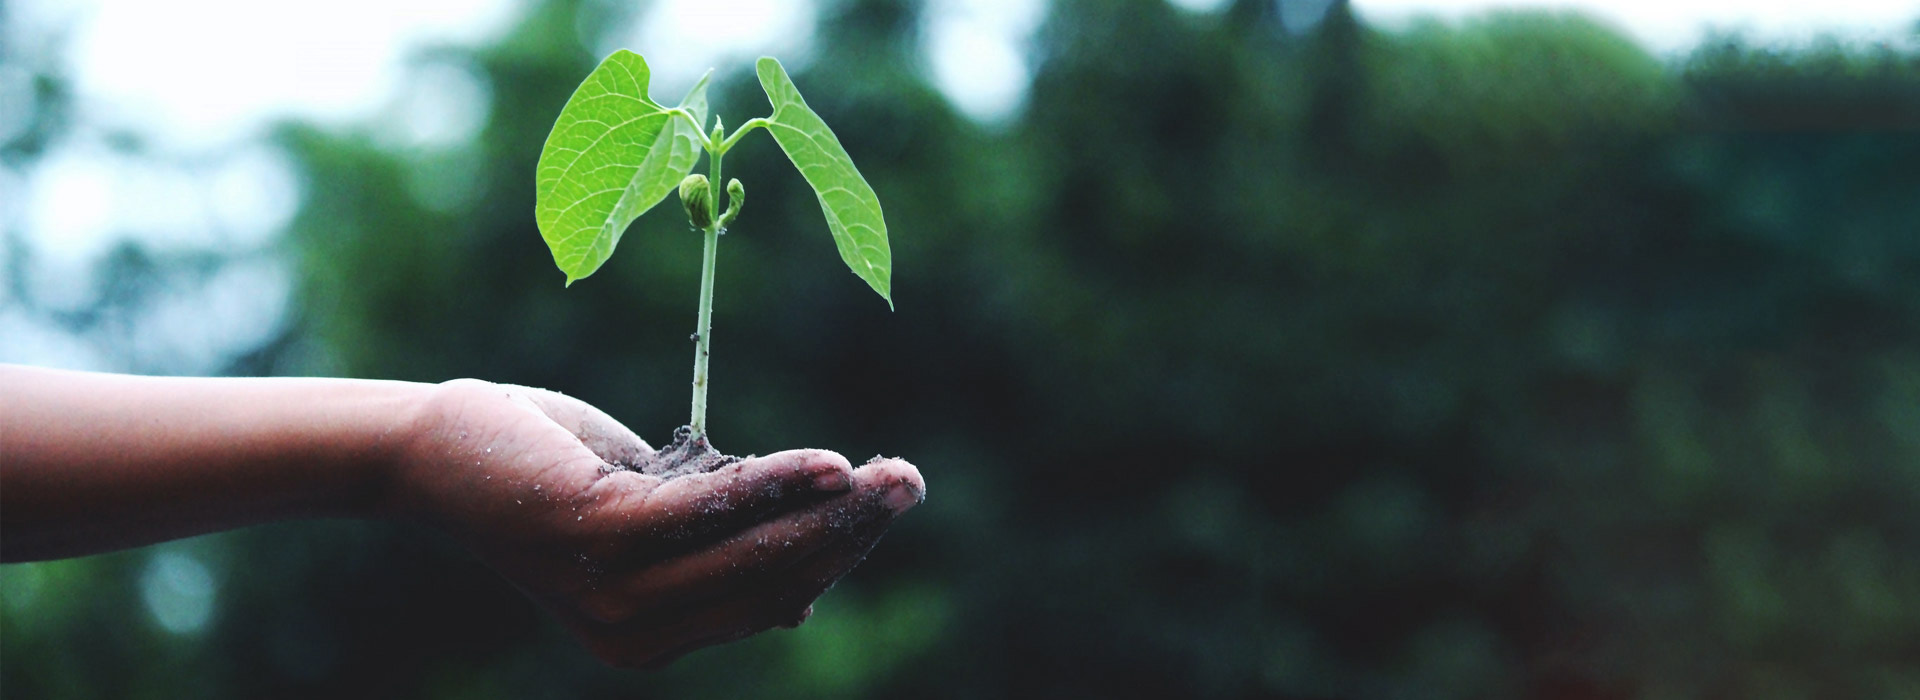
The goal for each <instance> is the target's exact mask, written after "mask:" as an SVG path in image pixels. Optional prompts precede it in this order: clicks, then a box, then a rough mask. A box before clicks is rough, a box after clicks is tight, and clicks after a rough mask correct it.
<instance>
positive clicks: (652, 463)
mask: <svg viewBox="0 0 1920 700" xmlns="http://www.w3.org/2000/svg"><path fill="white" fill-rule="evenodd" d="M738 461H740V458H739V457H735V456H733V455H728V454H721V453H720V451H719V450H716V449H714V448H713V443H711V442H708V441H707V436H705V435H702V436H700V437H698V438H695V437H694V436H693V426H690V425H683V426H680V427H678V428H675V429H674V431H673V442H672V443H669V444H668V445H667V447H666V449H663V450H660V451H658V452H655V453H653V454H652V455H651V456H649V457H647V458H646V459H643V460H640V463H639V464H638V465H634V469H635V470H636V471H639V472H640V473H642V474H646V475H649V476H657V477H660V478H662V479H672V478H676V477H682V476H687V475H690V474H705V473H707V472H710V471H713V470H716V469H719V468H721V467H724V466H727V465H729V464H733V463H734V462H738Z"/></svg>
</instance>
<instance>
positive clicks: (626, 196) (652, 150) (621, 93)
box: [534, 49, 893, 438]
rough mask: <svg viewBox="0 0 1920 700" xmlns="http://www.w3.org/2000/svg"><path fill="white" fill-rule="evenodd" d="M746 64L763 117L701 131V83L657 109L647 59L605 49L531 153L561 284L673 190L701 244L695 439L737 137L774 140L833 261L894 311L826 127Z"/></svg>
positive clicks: (538, 214) (779, 83) (778, 79)
mask: <svg viewBox="0 0 1920 700" xmlns="http://www.w3.org/2000/svg"><path fill="white" fill-rule="evenodd" d="M754 68H755V72H756V73H758V74H759V77H760V87H761V88H762V89H764V90H766V93H767V100H768V101H769V102H771V103H772V104H773V114H772V115H771V116H767V117H760V118H756V119H749V120H747V122H746V123H745V124H741V125H740V128H739V129H736V130H734V132H733V133H732V134H728V133H727V132H726V128H725V127H724V126H723V125H722V124H721V122H720V118H719V117H718V116H715V117H714V119H713V127H712V130H711V131H710V132H703V129H705V124H706V123H707V77H702V78H701V79H700V82H698V83H696V84H695V85H694V86H693V89H692V90H691V91H689V92H688V93H687V96H686V98H685V99H682V100H681V101H680V105H679V106H677V107H665V106H662V105H660V104H659V103H656V102H654V101H653V98H651V97H649V96H648V95H647V79H648V76H649V73H648V71H647V61H646V59H644V58H641V57H640V55H639V54H636V53H633V52H631V51H627V50H624V49H623V50H620V51H615V52H614V53H613V55H611V56H608V57H607V58H606V60H604V61H601V62H600V66H599V67H598V68H595V69H593V72H592V73H590V74H588V75H587V77H586V79H585V80H584V81H581V83H580V87H579V88H578V89H576V90H574V93H573V97H571V98H569V99H568V100H567V105H566V107H563V108H561V110H560V117H559V119H557V120H555V121H554V124H553V132H552V133H550V134H548V135H547V144H546V146H545V147H543V148H541V149H540V164H539V167H538V169H537V171H536V174H535V178H534V179H535V189H534V218H535V219H536V220H537V221H538V222H539V225H540V235H541V237H543V238H545V239H546V241H547V247H548V248H550V249H552V251H553V262H554V264H555V265H558V266H559V267H560V271H561V272H564V273H566V275H567V284H568V285H569V286H571V285H572V284H573V283H574V282H575V281H578V280H580V279H581V278H584V277H586V276H588V275H591V274H593V272H594V271H595V270H598V269H600V266H601V265H602V264H604V263H605V262H606V261H607V258H608V257H610V256H612V255H613V248H614V246H615V245H616V244H618V243H619V242H620V235H621V234H622V233H623V232H625V231H626V228H627V225H628V224H631V223H633V220H634V219H637V218H639V217H640V215H641V214H644V213H646V212H647V210H649V209H652V208H653V207H654V205H656V204H659V203H660V202H661V200H664V199H666V197H667V195H668V194H669V193H671V192H674V191H675V190H678V192H679V195H680V201H681V204H682V206H683V207H684V209H685V210H686V213H687V220H688V221H689V222H690V223H692V224H693V226H694V228H696V229H698V230H700V231H701V232H702V234H703V235H704V237H705V239H706V245H705V248H704V251H703V254H702V256H701V268H700V312H699V321H698V323H697V325H696V327H695V330H694V335H693V339H694V344H695V348H694V355H693V417H692V419H691V420H690V421H689V422H688V423H687V425H688V426H689V427H690V428H691V429H692V435H693V437H695V438H699V437H702V436H705V435H706V432H707V431H706V425H707V358H708V355H709V352H708V351H709V349H710V347H711V344H712V340H713V339H712V337H711V336H712V329H713V323H712V317H713V263H714V251H715V249H716V248H717V247H718V245H719V241H720V235H721V234H723V233H726V231H727V227H728V226H729V225H731V224H732V223H733V220H734V217H736V216H738V215H739V213H740V206H741V204H742V203H744V202H745V200H746V188H745V187H744V186H742V185H741V184H740V181H739V180H730V181H727V187H726V192H727V197H728V199H727V208H726V210H725V211H724V212H722V213H720V214H718V215H716V214H715V213H714V210H715V208H716V207H717V206H718V204H719V202H720V201H721V199H720V182H721V179H720V165H721V160H722V159H723V158H724V157H725V156H726V154H727V152H728V151H729V150H732V149H733V147H734V145H735V144H737V143H739V142H740V138H741V137H742V136H745V135H747V133H748V132H751V131H753V130H754V129H759V128H765V129H766V130H767V131H768V132H770V133H772V134H773V140H774V141H776V142H778V143H779V144H780V150H782V151H785V152H786V154H787V158H788V159H789V160H791V161H793V165H794V167H795V168H798V169H799V170H800V175H801V176H802V177H804V178H806V181H807V184H808V185H811V186H812V187H813V192H814V195H815V196H817V197H818V198H819V200H820V211H821V213H823V214H825V215H826V217H827V230H828V231H829V232H831V233H832V234H833V244H834V246H835V247H836V248H838V249H839V251H840V258H841V259H842V260H845V261H846V263H847V267H849V268H852V270H853V274H855V275H857V276H859V277H860V279H863V280H866V282H867V284H868V285H869V286H871V287H873V291H875V292H878V293H879V294H880V298H882V299H885V300H886V302H887V308H889V309H891V308H893V291H892V273H893V254H892V252H891V250H890V249H889V248H888V246H887V222H886V221H885V219H884V218H882V216H881V213H880V199H879V198H878V197H876V196H874V193H873V188H872V187H870V186H868V185H867V181H866V179H865V178H863V177H861V176H860V171H859V170H858V169H856V168H854V167H853V160H852V159H851V158H849V157H847V150H846V149H845V148H842V147H841V146H840V140H839V139H838V138H836V137H835V136H834V135H833V130H832V129H829V128H827V123H826V122H824V121H821V119H820V115H818V114H814V112H813V110H812V109H809V108H808V107H807V103H806V100H804V99H801V97H800V90H799V89H798V88H795V87H794V85H793V80H792V79H791V78H789V77H787V70H786V68H785V67H783V66H781V65H780V62H779V61H777V60H774V59H773V58H761V59H760V60H759V62H758V63H756V64H755V66H754ZM708 76H711V72H709V74H708ZM702 150H704V151H706V153H707V168H708V173H709V175H706V176H702V175H692V174H689V173H691V172H692V170H693V166H694V164H695V163H696V162H697V161H698V160H699V159H700V151H702Z"/></svg>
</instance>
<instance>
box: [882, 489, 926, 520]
mask: <svg viewBox="0 0 1920 700" xmlns="http://www.w3.org/2000/svg"><path fill="white" fill-rule="evenodd" d="M885 502H886V504H887V507H888V508H892V509H893V512H894V514H895V515H899V514H901V513H905V512H907V509H908V508H912V507H914V506H917V505H920V494H919V493H918V492H916V491H914V489H913V487H912V486H908V485H906V484H894V485H893V488H891V489H887V496H886V499H885Z"/></svg>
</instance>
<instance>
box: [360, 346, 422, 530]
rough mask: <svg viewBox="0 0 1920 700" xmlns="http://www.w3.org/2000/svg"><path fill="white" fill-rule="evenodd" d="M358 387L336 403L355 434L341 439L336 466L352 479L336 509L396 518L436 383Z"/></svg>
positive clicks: (372, 383) (368, 383)
mask: <svg viewBox="0 0 1920 700" xmlns="http://www.w3.org/2000/svg"><path fill="white" fill-rule="evenodd" d="M356 388H357V389H360V390H359V391H355V392H352V393H350V394H348V395H344V396H342V397H340V399H341V400H340V402H339V403H338V404H336V406H337V409H336V410H338V411H339V412H340V413H341V414H342V415H346V416H350V418H348V419H347V420H348V421H349V423H350V424H351V426H352V427H351V429H350V430H351V433H352V434H353V435H352V437H347V438H343V440H342V444H343V445H344V446H347V449H346V450H345V451H344V452H342V453H341V455H340V459H341V463H340V464H339V465H338V468H339V469H341V471H342V472H343V473H345V474H348V475H350V478H349V481H348V483H347V487H346V489H345V491H344V492H343V493H341V494H339V500H338V501H337V502H336V507H337V509H338V510H340V511H342V512H343V514H346V515H351V516H355V517H372V518H389V517H395V516H398V515H401V514H402V512H401V511H402V510H403V508H402V505H401V504H402V502H403V501H404V500H405V498H404V492H405V490H406V482H407V475H408V473H409V471H410V470H409V464H410V463H411V462H413V461H415V459H414V457H413V455H414V454H415V453H416V452H417V451H418V450H419V449H420V447H419V445H420V443H421V442H423V440H422V435H423V434H424V433H426V432H427V431H428V428H427V424H428V421H427V420H425V418H424V416H425V414H426V413H427V412H428V411H429V410H430V408H431V406H432V404H433V397H434V393H435V390H436V389H438V385H435V384H424V383H418V382H401V381H384V380H367V381H365V382H362V383H360V386H358V387H356Z"/></svg>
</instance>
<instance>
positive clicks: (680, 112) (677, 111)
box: [667, 107, 726, 153]
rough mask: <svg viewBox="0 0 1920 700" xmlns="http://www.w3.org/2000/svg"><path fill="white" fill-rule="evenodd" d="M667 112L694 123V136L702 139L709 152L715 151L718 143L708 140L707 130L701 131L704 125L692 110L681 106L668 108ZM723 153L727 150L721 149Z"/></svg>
mask: <svg viewBox="0 0 1920 700" xmlns="http://www.w3.org/2000/svg"><path fill="white" fill-rule="evenodd" d="M667 113H668V114H672V115H675V116H678V117H680V118H681V119H685V120H686V121H687V123H688V124H692V125H693V137H694V138H697V139H700V145H701V146H702V147H704V148H706V149H707V152H708V153H712V152H713V150H714V146H715V145H716V144H714V142H713V141H710V140H708V139H707V132H704V131H701V130H700V129H701V128H702V127H701V126H700V120H698V119H695V118H694V117H693V113H692V112H689V111H687V110H684V109H681V108H679V107H675V108H673V109H671V110H668V111H667ZM721 153H726V151H721Z"/></svg>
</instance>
